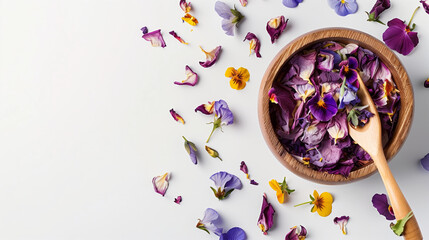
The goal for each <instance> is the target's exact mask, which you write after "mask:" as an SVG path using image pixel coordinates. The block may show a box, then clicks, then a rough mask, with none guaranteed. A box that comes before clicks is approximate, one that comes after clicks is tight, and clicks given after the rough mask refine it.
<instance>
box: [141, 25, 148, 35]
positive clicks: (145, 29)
mask: <svg viewBox="0 0 429 240" xmlns="http://www.w3.org/2000/svg"><path fill="white" fill-rule="evenodd" d="M140 30H142V33H143V34H146V33H147V32H148V29H147V27H142V28H141V29H140Z"/></svg>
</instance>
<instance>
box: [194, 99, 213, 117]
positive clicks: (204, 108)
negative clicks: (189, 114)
mask: <svg viewBox="0 0 429 240" xmlns="http://www.w3.org/2000/svg"><path fill="white" fill-rule="evenodd" d="M214 104H215V101H213V102H209V103H208V104H201V105H199V106H198V107H197V108H195V112H197V111H200V112H201V113H202V114H205V115H211V114H213V112H214Z"/></svg>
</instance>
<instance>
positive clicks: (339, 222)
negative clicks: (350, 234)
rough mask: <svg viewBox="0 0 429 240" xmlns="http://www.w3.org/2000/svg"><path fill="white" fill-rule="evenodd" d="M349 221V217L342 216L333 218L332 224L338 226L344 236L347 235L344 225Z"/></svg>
mask: <svg viewBox="0 0 429 240" xmlns="http://www.w3.org/2000/svg"><path fill="white" fill-rule="evenodd" d="M349 219H350V217H349V216H342V217H335V218H334V224H336V225H339V226H340V228H341V231H342V232H343V234H344V235H346V234H347V230H346V225H347V222H348V221H349Z"/></svg>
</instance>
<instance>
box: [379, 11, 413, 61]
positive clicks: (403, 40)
mask: <svg viewBox="0 0 429 240" xmlns="http://www.w3.org/2000/svg"><path fill="white" fill-rule="evenodd" d="M417 9H419V7H418V8H416V10H414V13H413V15H412V16H411V19H410V22H409V23H408V25H405V23H404V21H402V20H400V19H398V18H394V19H392V20H390V21H389V22H388V23H387V26H389V27H388V28H387V29H386V31H385V32H384V33H383V41H384V42H385V43H386V45H387V46H388V47H389V48H391V49H393V50H395V51H397V52H398V53H400V54H402V55H408V54H409V53H410V52H411V51H412V50H413V49H414V48H415V47H416V46H417V44H419V38H418V36H417V32H413V30H414V28H415V25H416V24H413V25H411V22H412V21H413V18H414V14H415V13H416V11H417Z"/></svg>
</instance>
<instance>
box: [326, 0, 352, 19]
mask: <svg viewBox="0 0 429 240" xmlns="http://www.w3.org/2000/svg"><path fill="white" fill-rule="evenodd" d="M328 3H329V6H330V7H331V8H332V9H334V10H335V12H336V13H337V14H338V15H340V16H346V15H348V14H352V13H355V12H357V10H358V4H357V3H356V0H328Z"/></svg>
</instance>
